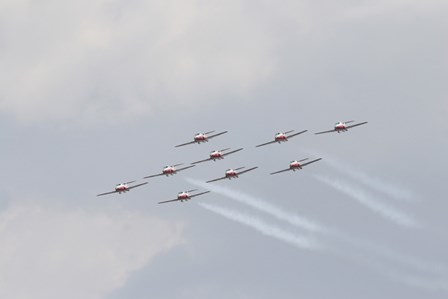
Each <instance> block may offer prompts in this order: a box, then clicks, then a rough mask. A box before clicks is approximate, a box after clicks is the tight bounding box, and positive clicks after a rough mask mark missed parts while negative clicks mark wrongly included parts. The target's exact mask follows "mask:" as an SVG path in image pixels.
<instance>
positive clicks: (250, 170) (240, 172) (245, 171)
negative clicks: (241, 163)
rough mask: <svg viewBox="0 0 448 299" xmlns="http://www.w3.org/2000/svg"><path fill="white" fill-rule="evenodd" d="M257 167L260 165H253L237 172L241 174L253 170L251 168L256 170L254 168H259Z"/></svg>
mask: <svg viewBox="0 0 448 299" xmlns="http://www.w3.org/2000/svg"><path fill="white" fill-rule="evenodd" d="M257 168H258V166H255V167H252V168H249V169H246V170H243V171H240V172H238V173H237V175H240V174H243V173H246V172H248V171H251V170H254V169H257Z"/></svg>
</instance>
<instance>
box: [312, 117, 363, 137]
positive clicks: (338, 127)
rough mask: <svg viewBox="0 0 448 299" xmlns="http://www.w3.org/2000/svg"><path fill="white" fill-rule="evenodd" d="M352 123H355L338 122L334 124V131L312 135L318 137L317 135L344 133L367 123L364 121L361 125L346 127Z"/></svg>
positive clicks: (350, 121)
mask: <svg viewBox="0 0 448 299" xmlns="http://www.w3.org/2000/svg"><path fill="white" fill-rule="evenodd" d="M352 122H355V121H354V120H349V121H340V122H337V123H335V124H334V129H333V130H328V131H323V132H317V133H314V134H315V135H318V134H324V133H333V132H338V133H341V132H346V131H347V130H348V129H351V128H354V127H357V126H360V125H365V124H366V123H367V122H366V121H365V122H362V123H359V124H354V125H349V126H348V125H347V124H349V123H352Z"/></svg>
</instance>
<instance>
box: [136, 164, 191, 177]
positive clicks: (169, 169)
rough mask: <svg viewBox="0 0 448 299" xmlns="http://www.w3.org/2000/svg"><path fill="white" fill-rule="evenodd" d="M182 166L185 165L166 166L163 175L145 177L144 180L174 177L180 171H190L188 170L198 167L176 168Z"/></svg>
mask: <svg viewBox="0 0 448 299" xmlns="http://www.w3.org/2000/svg"><path fill="white" fill-rule="evenodd" d="M180 165H183V164H176V165H172V166H165V167H164V168H163V170H162V172H161V173H158V174H153V175H148V176H145V177H144V179H148V178H153V177H156V176H162V175H166V176H169V175H174V174H176V173H177V172H178V171H182V170H185V169H188V168H191V167H194V166H196V165H190V166H186V167H183V168H176V167H177V166H180Z"/></svg>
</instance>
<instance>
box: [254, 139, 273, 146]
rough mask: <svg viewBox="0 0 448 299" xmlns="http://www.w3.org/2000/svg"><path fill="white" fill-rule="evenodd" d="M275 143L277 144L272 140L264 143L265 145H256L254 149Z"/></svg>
mask: <svg viewBox="0 0 448 299" xmlns="http://www.w3.org/2000/svg"><path fill="white" fill-rule="evenodd" d="M276 142H277V141H276V140H274V141H269V142H266V143H262V144H259V145H256V146H255V147H260V146H265V145H268V144H272V143H276Z"/></svg>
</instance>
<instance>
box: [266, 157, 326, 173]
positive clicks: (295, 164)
mask: <svg viewBox="0 0 448 299" xmlns="http://www.w3.org/2000/svg"><path fill="white" fill-rule="evenodd" d="M308 159H309V158H306V159H302V160H299V161H296V160H294V161H291V163H289V168H286V169H283V170H279V171H276V172H272V173H271V174H276V173H280V172H285V171H290V170H292V171H296V170H299V169H302V167H303V166H306V165H308V164H311V163H314V162H317V161H319V160H322V158H319V159H316V160H313V161H309V162H305V163H302V162H303V161H306V160H308Z"/></svg>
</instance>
